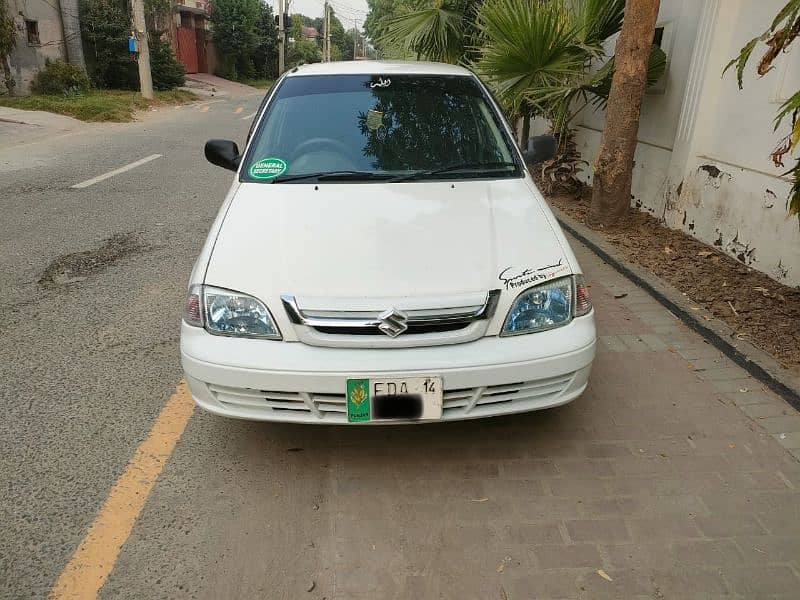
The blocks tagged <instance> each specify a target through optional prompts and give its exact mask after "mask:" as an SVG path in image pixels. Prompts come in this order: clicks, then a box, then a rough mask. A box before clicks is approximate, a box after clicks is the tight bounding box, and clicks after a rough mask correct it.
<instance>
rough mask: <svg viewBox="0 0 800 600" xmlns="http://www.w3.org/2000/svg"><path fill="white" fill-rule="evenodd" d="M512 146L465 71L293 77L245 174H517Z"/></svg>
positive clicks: (276, 178)
mask: <svg viewBox="0 0 800 600" xmlns="http://www.w3.org/2000/svg"><path fill="white" fill-rule="evenodd" d="M512 144H513V142H512V140H511V139H510V137H509V136H508V135H507V132H506V131H505V129H504V127H503V123H502V121H501V118H500V117H499V116H498V114H497V113H496V111H495V109H494V107H493V106H492V105H491V104H490V103H489V100H488V98H487V95H486V92H485V91H484V89H483V88H482V86H481V85H480V84H479V83H478V82H477V81H476V80H475V78H474V77H471V76H419V75H382V76H381V75H305V76H294V77H287V78H286V79H285V80H284V81H283V82H282V83H281V84H280V86H279V88H278V89H277V91H276V92H275V97H274V98H273V99H272V100H271V101H270V103H269V106H268V108H267V111H266V114H265V115H264V117H263V119H262V120H261V123H260V124H259V126H258V128H257V130H256V131H255V133H254V136H253V141H252V143H251V144H250V147H249V150H248V152H247V156H246V157H245V159H244V165H243V167H242V170H241V179H242V180H243V181H253V182H264V183H270V182H272V183H280V182H282V181H285V182H289V181H298V182H301V181H302V182H309V181H314V180H318V181H336V180H341V181H386V180H393V179H394V180H397V181H414V180H424V179H447V178H464V177H473V178H479V177H485V178H489V177H490V178H499V177H519V176H521V170H520V165H519V164H518V162H517V158H516V156H515V153H514V152H513V150H512Z"/></svg>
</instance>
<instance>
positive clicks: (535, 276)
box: [498, 258, 567, 290]
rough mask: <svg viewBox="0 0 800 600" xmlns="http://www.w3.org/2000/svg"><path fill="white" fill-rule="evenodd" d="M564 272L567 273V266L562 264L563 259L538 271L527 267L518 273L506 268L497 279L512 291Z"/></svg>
mask: <svg viewBox="0 0 800 600" xmlns="http://www.w3.org/2000/svg"><path fill="white" fill-rule="evenodd" d="M565 271H567V265H565V264H564V259H563V258H560V259H559V260H558V262H557V263H555V264H553V265H547V266H546V267H540V268H538V269H535V268H533V267H528V268H526V269H523V270H522V271H520V270H519V269H515V268H514V267H506V268H505V269H503V270H502V271H500V275H499V276H498V279H500V281H502V282H503V283H504V284H505V286H506V289H507V290H512V289H515V288H519V287H523V286H528V285H530V284H532V283H538V282H540V281H546V280H548V279H552V278H553V277H555V276H556V275H559V274H561V273H564V272H565Z"/></svg>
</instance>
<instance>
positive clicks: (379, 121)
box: [367, 108, 383, 131]
mask: <svg viewBox="0 0 800 600" xmlns="http://www.w3.org/2000/svg"><path fill="white" fill-rule="evenodd" d="M382 125H383V113H382V112H381V111H379V110H375V109H374V108H370V109H369V111H367V127H369V129H370V131H376V130H377V129H378V128H379V127H381V126H382Z"/></svg>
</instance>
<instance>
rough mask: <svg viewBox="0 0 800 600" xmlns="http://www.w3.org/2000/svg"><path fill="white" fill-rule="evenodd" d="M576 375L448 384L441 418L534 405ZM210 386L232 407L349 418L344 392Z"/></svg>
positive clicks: (325, 418) (340, 419) (336, 419)
mask: <svg viewBox="0 0 800 600" xmlns="http://www.w3.org/2000/svg"><path fill="white" fill-rule="evenodd" d="M574 375H575V374H574V373H567V374H565V375H560V376H557V377H550V378H547V379H538V380H536V381H523V382H519V383H509V384H503V385H490V386H485V387H473V388H459V389H447V388H445V390H444V395H443V402H444V404H443V413H442V418H443V419H447V418H448V416H450V417H456V416H465V415H470V414H475V415H476V416H477V415H480V414H482V413H484V414H498V413H503V412H515V411H517V410H525V409H526V408H530V409H533V408H535V405H536V404H537V403H539V404H541V403H543V402H546V401H549V400H552V399H554V398H557V397H558V396H559V395H561V393H562V392H564V390H566V389H567V388H568V387H569V384H570V383H571V382H572V378H573V377H574ZM209 389H210V391H211V393H212V394H213V395H214V397H215V398H216V399H217V401H219V402H220V403H221V404H224V405H227V406H231V407H236V408H245V409H252V410H263V411H271V412H276V413H282V412H285V411H302V412H305V413H308V414H310V415H312V416H314V417H316V418H318V419H319V420H321V421H334V422H346V421H347V398H346V396H345V394H343V393H342V394H317V393H311V392H278V391H267V390H251V389H246V388H234V387H227V386H221V385H210V386H209Z"/></svg>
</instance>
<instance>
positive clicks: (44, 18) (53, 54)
mask: <svg viewBox="0 0 800 600" xmlns="http://www.w3.org/2000/svg"><path fill="white" fill-rule="evenodd" d="M8 12H9V15H10V16H11V18H12V20H13V22H14V32H15V39H16V46H15V48H14V50H12V52H11V56H10V57H9V64H10V66H11V75H12V76H13V77H14V81H15V82H16V87H15V90H14V91H15V93H16V94H18V95H21V94H27V93H28V92H29V90H30V84H31V80H32V79H33V77H34V76H35V75H36V73H38V72H39V70H41V69H42V67H44V65H45V62H46V61H47V60H48V59H50V60H56V59H62V60H63V59H64V58H65V56H64V31H63V28H62V26H61V11H60V8H59V3H58V2H56V1H53V0H9V2H8ZM26 20H30V21H35V22H36V23H37V24H38V28H39V43H38V44H32V43H29V42H28V36H27V31H26V28H25V21H26ZM0 90H2V91H5V86H4V85H2V77H0Z"/></svg>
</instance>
